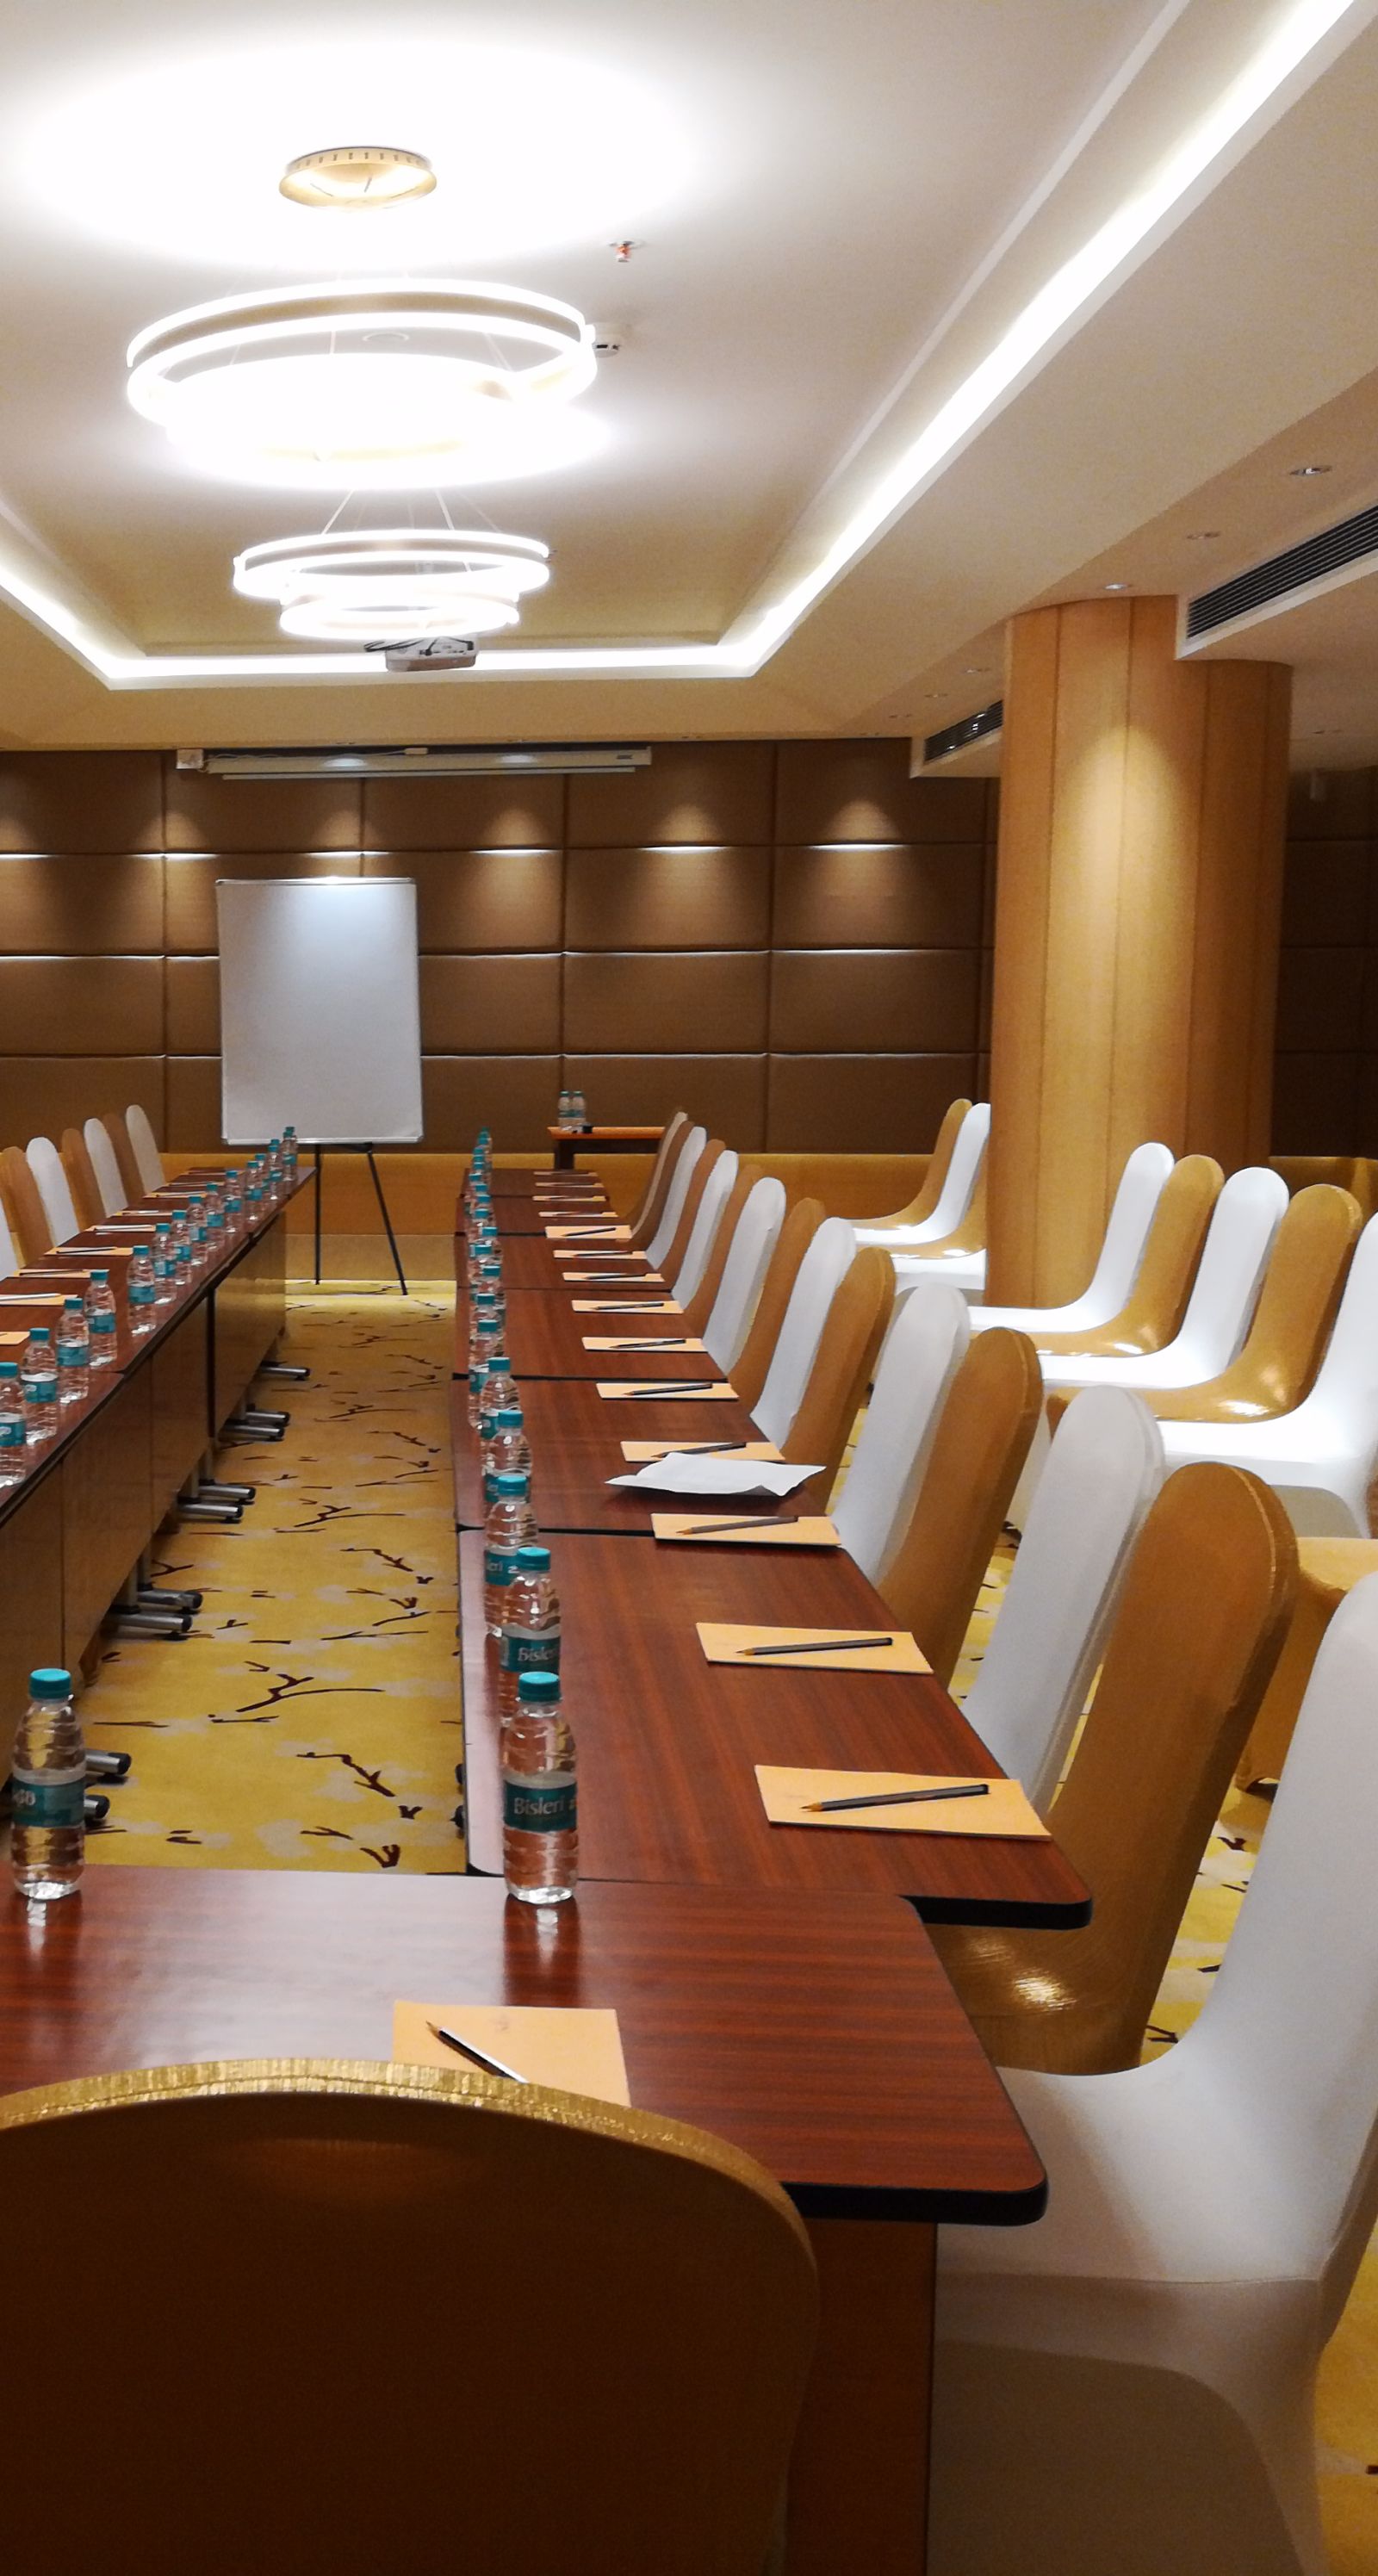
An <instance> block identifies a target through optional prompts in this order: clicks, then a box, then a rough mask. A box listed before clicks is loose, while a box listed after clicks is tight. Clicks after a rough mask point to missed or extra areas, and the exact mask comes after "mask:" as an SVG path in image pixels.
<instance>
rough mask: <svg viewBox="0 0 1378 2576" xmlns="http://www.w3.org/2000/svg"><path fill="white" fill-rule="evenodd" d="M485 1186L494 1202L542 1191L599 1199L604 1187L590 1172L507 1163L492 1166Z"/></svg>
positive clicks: (531, 1164)
mask: <svg viewBox="0 0 1378 2576" xmlns="http://www.w3.org/2000/svg"><path fill="white" fill-rule="evenodd" d="M488 1187H489V1191H490V1193H491V1195H492V1197H494V1198H495V1199H529V1198H534V1197H535V1196H537V1195H538V1192H539V1191H540V1190H545V1189H565V1190H570V1191H574V1192H577V1194H578V1195H579V1197H580V1198H583V1197H585V1196H587V1195H588V1194H589V1193H590V1192H591V1193H592V1195H593V1196H594V1197H595V1198H598V1197H601V1195H602V1188H603V1185H602V1182H601V1181H599V1180H598V1179H597V1178H596V1176H595V1175H594V1174H593V1173H592V1172H557V1171H556V1169H555V1167H554V1165H553V1164H551V1163H542V1164H536V1163H509V1164H495V1165H494V1166H493V1169H492V1170H491V1172H490V1173H489V1175H488Z"/></svg>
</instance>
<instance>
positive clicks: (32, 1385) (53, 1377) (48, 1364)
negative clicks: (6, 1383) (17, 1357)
mask: <svg viewBox="0 0 1378 2576" xmlns="http://www.w3.org/2000/svg"><path fill="white" fill-rule="evenodd" d="M19 1377H20V1383H21V1385H22V1386H23V1389H24V1426H25V1428H24V1436H25V1439H26V1440H27V1442H28V1445H29V1447H30V1448H31V1449H33V1448H35V1447H37V1445H38V1443H39V1442H40V1441H43V1440H51V1439H52V1438H53V1435H54V1433H55V1432H56V1430H57V1359H56V1356H55V1354H54V1351H53V1344H52V1336H51V1334H50V1333H49V1331H48V1327H47V1325H46V1324H35V1326H34V1328H33V1331H32V1332H31V1333H30V1335H29V1338H28V1340H27V1341H26V1343H25V1344H24V1356H23V1358H22V1359H21V1361H20V1363H19Z"/></svg>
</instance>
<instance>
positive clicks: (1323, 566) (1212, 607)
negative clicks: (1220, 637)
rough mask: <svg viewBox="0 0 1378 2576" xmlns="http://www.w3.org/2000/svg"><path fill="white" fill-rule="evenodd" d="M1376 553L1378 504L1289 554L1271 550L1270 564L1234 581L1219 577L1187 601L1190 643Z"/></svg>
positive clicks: (1331, 577) (1257, 566)
mask: <svg viewBox="0 0 1378 2576" xmlns="http://www.w3.org/2000/svg"><path fill="white" fill-rule="evenodd" d="M1374 557H1378V504H1375V505H1374V507H1373V508H1371V509H1368V510H1356V511H1355V513H1354V516H1353V518H1351V519H1341V520H1340V522H1339V524H1338V526H1336V527H1333V528H1323V529H1322V530H1321V531H1320V534H1319V535H1318V536H1314V537H1304V538H1303V539H1302V542H1301V544H1300V545H1297V546H1289V547H1288V548H1287V550H1286V552H1285V554H1280V555H1269V557H1268V560H1267V562H1266V563H1260V564H1253V565H1251V567H1250V569H1249V570H1248V571H1247V572H1237V573H1236V574H1235V575H1234V576H1233V578H1232V580H1230V581H1222V582H1217V584H1216V586H1215V588H1214V590H1203V591H1202V593H1201V595H1200V598H1199V599H1192V600H1189V601H1188V602H1187V620H1186V638H1187V642H1188V643H1189V644H1190V643H1199V641H1200V640H1201V638H1202V636H1204V635H1214V634H1216V633H1217V632H1218V631H1219V629H1220V628H1221V627H1222V626H1234V625H1237V624H1238V622H1239V621H1240V619H1241V618H1245V617H1251V616H1255V615H1256V614H1257V612H1258V611H1259V609H1261V608H1270V607H1271V606H1272V604H1273V602H1274V600H1278V599H1288V598H1290V597H1292V596H1293V595H1294V594H1295V593H1296V592H1297V591H1301V590H1309V589H1310V588H1311V587H1312V586H1313V585H1314V584H1320V583H1323V582H1327V581H1333V580H1334V579H1336V577H1337V576H1338V575H1339V574H1341V573H1345V572H1350V571H1352V570H1354V569H1355V567H1356V566H1358V565H1360V564H1363V563H1365V562H1367V561H1370V560H1372V559H1373V558H1374Z"/></svg>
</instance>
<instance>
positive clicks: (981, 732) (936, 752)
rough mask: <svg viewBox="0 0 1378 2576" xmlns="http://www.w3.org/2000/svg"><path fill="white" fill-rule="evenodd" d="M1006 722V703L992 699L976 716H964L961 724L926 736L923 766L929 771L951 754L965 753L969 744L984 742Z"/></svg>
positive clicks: (949, 726) (998, 699) (947, 726)
mask: <svg viewBox="0 0 1378 2576" xmlns="http://www.w3.org/2000/svg"><path fill="white" fill-rule="evenodd" d="M1004 721H1005V701H1004V699H1003V698H994V699H992V701H991V703H990V705H989V706H988V707H982V708H981V710H980V713H979V714H978V715H974V716H963V718H962V720H961V722H960V724H950V725H944V727H943V729H942V732H941V733H930V734H925V736H924V744H923V765H924V767H925V769H927V768H928V767H929V766H930V765H931V763H932V762H933V761H935V760H946V759H947V758H948V755H949V753H951V752H954V751H965V750H966V748H967V746H968V744H969V743H973V742H984V741H985V739H986V736H987V734H991V733H998V732H999V731H1000V727H1001V726H1002V724H1003V723H1004Z"/></svg>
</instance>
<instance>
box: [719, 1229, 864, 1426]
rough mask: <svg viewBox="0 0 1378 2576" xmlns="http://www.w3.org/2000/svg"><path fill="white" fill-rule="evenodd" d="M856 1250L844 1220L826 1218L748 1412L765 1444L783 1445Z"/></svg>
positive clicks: (802, 1268)
mask: <svg viewBox="0 0 1378 2576" xmlns="http://www.w3.org/2000/svg"><path fill="white" fill-rule="evenodd" d="M856 1248H857V1243H856V1235H855V1233H854V1232H853V1230H852V1228H851V1226H850V1225H849V1224H848V1222H847V1219H846V1218H845V1216H830V1217H825V1219H824V1221H823V1223H822V1225H820V1227H819V1229H818V1232H817V1233H816V1234H815V1236H814V1238H813V1241H812V1243H811V1244H810V1245H809V1248H808V1251H807V1252H806V1253H805V1255H804V1258H803V1260H802V1261H801V1262H800V1264H799V1271H798V1276H797V1277H796V1279H795V1282H794V1286H793V1288H792V1289H791V1291H790V1299H789V1304H788V1305H787V1306H786V1308H785V1312H784V1317H783V1320H782V1322H781V1325H780V1337H779V1340H778V1341H777V1342H776V1345H775V1349H774V1352H773V1354H772V1357H771V1362H770V1367H769V1368H768V1369H767V1371H766V1382H765V1385H764V1386H763V1387H762V1389H761V1392H760V1395H759V1397H758V1399H757V1401H756V1403H755V1404H753V1406H752V1407H751V1411H752V1415H753V1417H754V1419H755V1421H756V1423H757V1425H758V1426H759V1428H760V1430H761V1431H762V1432H763V1433H764V1434H765V1437H766V1439H767V1440H774V1441H776V1442H777V1443H779V1442H782V1441H783V1440H784V1439H785V1436H786V1434H787V1433H788V1431H789V1429H790V1426H791V1424H792V1423H793V1421H794V1417H795V1415H796V1413H797V1412H798V1410H799V1406H800V1402H801V1400H802V1398H803V1393H804V1388H805V1385H806V1383H807V1380H808V1374H809V1371H810V1369H811V1368H812V1366H813V1359H814V1353H815V1351H816V1350H817V1348H818V1345H819V1342H820V1341H821V1339H822V1336H823V1327H824V1325H825V1324H826V1322H827V1320H828V1309H829V1307H830V1306H831V1304H832V1302H833V1299H834V1297H835V1296H836V1294H837V1291H838V1289H839V1287H840V1286H841V1284H842V1281H843V1279H844V1278H845V1277H846V1274H847V1271H848V1269H849V1268H850V1266H851V1261H852V1256H853V1254H854V1253H855V1251H856ZM733 1383H734V1385H735V1384H736V1380H735V1379H734V1380H733Z"/></svg>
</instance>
